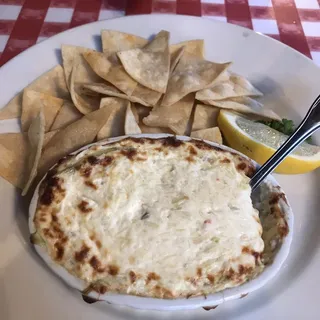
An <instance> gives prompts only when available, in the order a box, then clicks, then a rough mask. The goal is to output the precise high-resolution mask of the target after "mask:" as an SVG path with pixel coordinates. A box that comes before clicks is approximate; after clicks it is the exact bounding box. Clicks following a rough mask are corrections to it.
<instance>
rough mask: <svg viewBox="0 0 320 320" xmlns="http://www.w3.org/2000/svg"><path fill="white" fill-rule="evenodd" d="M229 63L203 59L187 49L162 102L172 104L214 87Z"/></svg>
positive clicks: (166, 104)
mask: <svg viewBox="0 0 320 320" xmlns="http://www.w3.org/2000/svg"><path fill="white" fill-rule="evenodd" d="M229 65H230V63H222V64H220V63H214V62H210V61H206V60H202V59H199V58H198V57H196V56H193V55H191V54H190V53H187V52H186V51H185V52H184V53H183V55H182V57H181V59H180V61H179V63H178V65H177V67H176V69H175V70H174V72H173V73H172V75H171V77H170V79H169V83H168V87H167V92H166V94H165V95H164V98H163V100H162V104H163V105H164V106H170V105H172V104H174V103H175V102H177V101H179V100H180V99H182V98H183V97H184V96H186V95H187V94H188V93H191V92H195V91H199V90H202V89H205V88H208V87H212V86H213V84H214V82H215V81H217V80H218V79H219V76H220V75H221V74H222V73H223V72H224V71H225V70H226V69H227V68H228V67H229Z"/></svg>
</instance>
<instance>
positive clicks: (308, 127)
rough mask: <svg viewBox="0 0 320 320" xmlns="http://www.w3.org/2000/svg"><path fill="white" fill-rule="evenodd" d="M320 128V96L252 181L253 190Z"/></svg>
mask: <svg viewBox="0 0 320 320" xmlns="http://www.w3.org/2000/svg"><path fill="white" fill-rule="evenodd" d="M319 128H320V95H319V96H318V97H317V98H316V100H315V101H314V102H313V103H312V105H311V107H310V109H309V110H308V112H307V114H306V116H305V117H304V119H303V120H302V122H301V123H300V125H299V126H298V127H297V129H296V130H295V131H294V132H293V133H292V134H291V135H290V136H289V138H288V139H287V140H286V141H285V142H284V143H283V144H282V146H281V147H280V148H279V149H278V150H277V151H276V152H275V153H274V154H273V156H272V157H270V158H269V160H267V162H265V163H264V164H263V165H262V166H261V167H260V169H259V170H258V171H257V172H256V173H255V174H254V176H253V177H252V178H251V180H250V186H251V189H252V190H254V189H256V188H257V187H258V186H259V184H260V183H261V182H262V181H263V180H264V178H265V177H266V176H267V175H268V174H269V173H270V172H272V171H273V169H274V168H275V167H276V166H277V165H278V164H279V163H280V162H281V161H282V160H284V158H285V157H286V156H287V155H289V154H290V153H291V152H292V151H293V150H294V149H295V148H296V147H297V146H298V145H300V144H301V143H302V142H303V141H304V140H306V139H307V138H308V137H310V136H311V135H312V134H313V133H314V132H315V131H316V130H318V129H319Z"/></svg>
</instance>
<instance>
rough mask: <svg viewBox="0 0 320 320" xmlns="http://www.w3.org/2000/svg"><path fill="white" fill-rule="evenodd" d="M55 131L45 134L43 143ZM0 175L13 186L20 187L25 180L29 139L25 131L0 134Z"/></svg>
mask: <svg viewBox="0 0 320 320" xmlns="http://www.w3.org/2000/svg"><path fill="white" fill-rule="evenodd" d="M55 133H56V132H48V133H46V134H45V139H44V140H45V141H44V142H45V144H46V143H48V141H50V139H51V138H52V137H53V136H54V134H55ZM0 154H1V157H0V176H1V177H2V178H4V179H5V180H7V181H8V182H9V183H11V184H12V185H13V186H15V187H17V188H20V189H22V188H23V187H24V184H25V181H26V176H25V173H26V163H28V155H29V141H28V134H27V133H3V134H0Z"/></svg>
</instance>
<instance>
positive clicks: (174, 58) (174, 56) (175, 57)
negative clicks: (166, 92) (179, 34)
mask: <svg viewBox="0 0 320 320" xmlns="http://www.w3.org/2000/svg"><path fill="white" fill-rule="evenodd" d="M184 50H185V48H184V47H181V48H179V49H178V50H176V51H174V52H172V53H171V54H170V75H171V74H172V72H173V71H174V69H175V68H176V66H177V64H178V63H179V61H180V59H181V57H182V55H183V53H184Z"/></svg>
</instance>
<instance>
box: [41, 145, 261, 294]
mask: <svg viewBox="0 0 320 320" xmlns="http://www.w3.org/2000/svg"><path fill="white" fill-rule="evenodd" d="M133 147H134V148H136V149H135V150H138V152H137V154H136V156H135V157H136V158H134V159H132V158H130V157H127V156H125V155H122V154H121V150H122V148H123V147H120V148H119V149H116V150H114V151H110V152H108V153H107V154H108V156H109V157H112V158H113V161H112V162H111V163H110V164H109V165H107V166H102V165H100V164H95V165H92V166H90V167H91V169H92V170H91V173H90V178H89V179H90V183H91V186H90V185H88V184H85V181H87V179H86V178H84V177H83V176H82V175H81V171H80V170H68V169H67V170H63V171H61V172H60V173H58V176H59V177H60V178H62V179H63V181H64V182H63V188H64V189H65V190H66V192H65V196H64V198H63V200H62V202H61V203H60V204H59V205H58V207H57V208H58V210H57V211H58V212H57V213H56V216H57V218H58V221H59V223H60V228H61V229H62V231H63V233H64V234H65V235H66V236H67V238H68V241H67V243H66V244H65V246H64V256H63V259H62V261H61V262H60V263H61V264H62V265H63V266H64V267H65V268H66V269H67V270H68V271H69V272H71V273H72V274H74V275H76V276H77V277H79V278H81V279H84V280H86V281H87V282H88V283H92V282H95V281H97V280H102V281H104V282H105V283H106V284H107V285H108V288H111V289H110V290H111V291H118V292H119V291H120V292H125V293H133V294H139V295H152V293H150V292H151V291H152V290H153V289H152V288H154V286H155V285H156V284H158V285H161V287H163V288H166V290H169V291H170V292H171V293H172V295H173V297H176V296H186V295H188V294H197V293H199V292H206V293H208V292H214V291H217V290H222V289H224V288H227V287H232V286H235V285H238V284H240V283H242V282H244V281H246V280H247V279H246V278H245V277H240V278H239V279H237V280H235V278H232V277H229V279H228V277H225V275H226V270H227V271H228V270H230V269H232V270H234V271H235V272H236V273H237V272H238V271H239V267H240V265H241V266H245V268H252V269H253V268H256V259H255V257H254V256H253V255H252V254H248V253H247V252H245V253H244V252H243V248H249V249H250V250H252V252H256V253H261V252H262V251H263V248H264V243H263V240H262V238H261V233H262V228H261V225H260V222H259V216H258V211H257V210H255V209H254V208H253V206H252V202H251V198H250V193H251V189H250V187H249V183H248V182H249V178H248V177H246V175H245V174H244V173H243V172H241V171H239V170H237V168H236V165H235V162H234V161H232V156H230V154H226V153H219V152H208V151H203V150H197V151H196V153H197V155H192V157H191V158H190V149H188V148H189V147H190V146H189V145H188V144H184V145H182V146H180V147H178V148H164V149H163V150H162V151H158V150H155V149H156V147H159V145H158V144H155V145H152V144H143V145H139V146H133ZM108 148H110V146H108V145H107V146H105V147H99V150H100V151H101V150H102V151H105V150H107V149H108ZM95 152H96V151H95ZM100 153H101V152H100ZM85 155H86V156H87V155H88V151H85V152H83V153H81V154H79V155H77V157H75V158H74V159H73V161H74V162H77V161H79V159H80V160H81V159H82V158H83V157H84V156H85ZM103 157H105V154H104V153H103V152H102V153H101V154H100V155H98V156H97V159H102V158H103ZM137 157H140V161H138V160H137ZM226 157H227V158H228V159H231V160H230V161H221V160H223V159H225V158H226ZM71 163H72V162H71ZM92 184H93V185H94V187H92ZM81 203H85V210H80V209H79V204H81ZM84 211H85V212H84ZM36 216H37V215H36ZM35 219H36V217H35ZM39 229H41V227H40V228H39ZM42 236H43V237H44V238H45V235H43V234H42ZM97 240H98V242H99V245H97ZM46 242H47V247H48V251H49V252H51V254H52V255H53V252H54V248H53V246H54V241H52V240H50V239H48V238H46ZM84 244H85V245H86V246H87V247H88V248H89V252H88V254H87V255H86V256H85V259H83V261H82V262H81V263H80V264H79V263H78V262H77V261H76V259H75V252H79V251H81V248H82V246H83V245H84ZM93 256H95V257H96V258H97V259H98V261H99V266H100V269H102V270H101V271H99V272H97V271H96V270H95V269H94V268H93V267H92V264H90V262H89V261H90V258H91V257H93ZM110 265H112V266H117V268H118V270H119V271H118V272H117V275H116V276H115V275H113V276H112V275H110V272H109V273H108V271H107V270H108V266H110ZM132 271H133V272H134V274H135V275H137V279H135V281H131V282H130V280H129V276H128V274H129V273H130V272H132ZM150 273H155V274H156V277H155V278H156V279H152V278H151V280H150V279H149V280H148V274H150ZM210 275H213V276H214V277H215V279H216V280H215V284H214V285H213V283H212V281H211V282H210V281H209V280H208V279H210ZM112 288H113V289H112Z"/></svg>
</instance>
